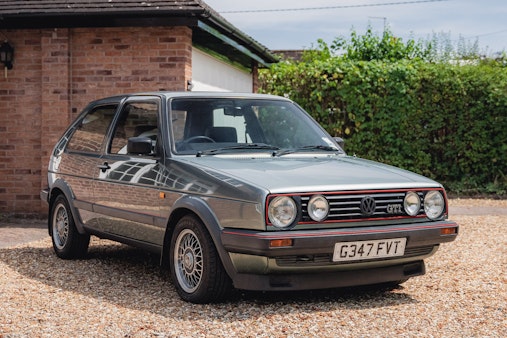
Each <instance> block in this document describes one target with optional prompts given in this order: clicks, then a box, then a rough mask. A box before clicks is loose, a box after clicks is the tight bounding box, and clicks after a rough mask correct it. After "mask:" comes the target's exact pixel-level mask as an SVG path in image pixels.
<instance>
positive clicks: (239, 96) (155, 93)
mask: <svg viewBox="0 0 507 338" xmlns="http://www.w3.org/2000/svg"><path fill="white" fill-rule="evenodd" d="M136 96H158V97H161V98H165V99H172V98H177V97H183V98H235V99H266V100H268V99H269V100H282V101H291V100H289V99H287V98H285V97H281V96H276V95H270V94H255V93H240V92H172V91H153V92H139V93H131V94H123V95H115V96H109V97H104V98H101V99H97V100H95V101H93V103H94V104H107V103H113V102H120V101H122V100H124V99H127V98H132V97H136Z"/></svg>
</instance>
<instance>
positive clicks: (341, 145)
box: [333, 136, 345, 150]
mask: <svg viewBox="0 0 507 338" xmlns="http://www.w3.org/2000/svg"><path fill="white" fill-rule="evenodd" d="M333 140H334V141H335V142H336V143H338V145H339V146H340V148H342V149H343V150H345V140H344V139H342V138H341V137H337V136H336V137H333Z"/></svg>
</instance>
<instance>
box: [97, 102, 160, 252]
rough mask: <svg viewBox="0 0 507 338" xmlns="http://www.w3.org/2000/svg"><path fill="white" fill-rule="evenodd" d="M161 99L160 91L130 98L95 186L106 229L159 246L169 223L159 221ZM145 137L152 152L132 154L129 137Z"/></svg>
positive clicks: (123, 107)
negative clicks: (158, 95)
mask: <svg viewBox="0 0 507 338" xmlns="http://www.w3.org/2000/svg"><path fill="white" fill-rule="evenodd" d="M160 111H161V100H160V99H159V98H158V97H155V96H153V97H152V96H142V97H137V96H136V97H131V98H129V99H128V100H126V101H125V102H124V104H123V106H122V108H121V111H120V113H119V114H118V117H117V119H116V120H115V124H114V126H113V128H112V130H111V132H110V139H109V142H108V146H107V149H106V151H105V154H104V155H103V156H102V157H101V167H100V169H99V171H98V173H97V177H96V182H95V185H94V199H95V206H94V209H95V210H96V211H97V212H98V213H100V214H101V217H100V225H101V228H102V231H104V232H106V233H109V234H111V235H113V236H115V237H118V238H117V239H119V240H122V239H123V241H125V242H132V243H133V244H137V245H145V246H147V247H148V248H150V247H153V248H155V249H156V248H157V247H159V246H161V245H162V242H163V237H164V230H165V227H164V226H162V225H161V224H162V222H160V202H159V201H160V198H159V191H158V189H157V183H156V182H157V177H158V176H159V171H160V164H159V162H160V161H159V156H160V154H161V153H162V152H161V151H160V147H161V146H162V145H161V143H162V142H158V140H160V132H159V131H160V121H159V120H160V116H161V115H160ZM133 137H135V138H146V139H148V140H151V142H152V152H150V153H146V154H132V153H129V152H128V149H127V145H128V141H129V139H130V138H133Z"/></svg>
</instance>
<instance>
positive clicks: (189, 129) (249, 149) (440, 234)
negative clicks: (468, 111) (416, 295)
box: [41, 92, 458, 303]
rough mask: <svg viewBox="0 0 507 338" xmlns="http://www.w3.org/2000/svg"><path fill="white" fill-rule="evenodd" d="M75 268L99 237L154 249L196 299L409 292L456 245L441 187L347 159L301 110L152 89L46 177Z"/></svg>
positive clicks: (94, 118) (101, 108) (83, 119)
mask: <svg viewBox="0 0 507 338" xmlns="http://www.w3.org/2000/svg"><path fill="white" fill-rule="evenodd" d="M48 183H49V184H48V188H47V189H44V190H42V191H41V198H42V199H43V200H45V201H47V202H48V204H49V222H48V228H49V234H50V236H51V238H52V242H53V248H54V251H55V252H56V254H57V255H58V256H59V257H61V258H64V259H71V258H79V257H83V256H85V255H86V252H87V249H88V245H89V241H90V236H91V235H94V236H98V237H100V238H108V239H112V240H115V241H118V242H122V243H126V244H129V245H132V246H136V247H139V248H143V249H146V250H149V251H152V252H154V253H156V254H157V255H159V256H160V263H161V265H162V266H164V267H167V268H168V269H169V270H170V273H171V276H172V279H173V282H174V285H175V288H176V290H177V292H178V294H179V295H180V297H181V298H182V299H184V300H186V301H190V302H195V303H205V302H212V301H219V300H221V299H223V298H224V297H225V296H226V295H227V293H228V291H229V290H230V289H231V288H233V287H234V288H237V289H244V290H266V291H276V290H303V289H322V288H335V287H343V286H353V285H365V284H378V283H392V284H396V283H401V282H403V281H406V280H407V279H408V278H410V277H414V276H418V275H422V274H424V273H425V266H424V261H423V260H424V259H425V258H427V257H429V256H431V255H433V254H434V253H435V252H436V251H437V249H438V247H439V245H440V243H443V242H450V241H453V240H454V239H455V238H456V236H457V233H458V225H457V224H456V223H454V222H451V221H449V220H447V214H448V207H447V200H446V195H445V191H444V189H443V187H442V186H441V185H440V184H438V183H437V182H434V181H432V180H430V179H428V178H425V177H422V176H420V175H417V174H414V173H411V172H408V171H405V170H401V169H397V168H394V167H391V166H388V165H384V164H380V163H376V162H372V161H367V160H364V159H360V158H358V157H355V156H354V157H353V156H347V155H346V153H345V152H344V151H343V149H342V147H341V146H340V142H338V140H337V139H333V138H332V137H331V136H330V135H329V134H327V133H326V132H325V131H324V130H323V129H322V128H321V127H320V126H319V125H318V124H317V123H316V122H315V121H314V120H313V119H312V118H311V117H310V116H309V115H308V114H307V113H306V112H305V111H303V109H301V108H300V107H299V106H298V105H297V104H295V103H294V102H292V101H291V100H289V99H285V98H281V97H276V96H269V95H258V94H232V93H223V94H219V93H172V92H153V93H142V94H132V95H121V96H115V97H109V98H104V99H101V100H98V101H95V102H92V103H90V104H89V105H88V106H87V107H86V108H85V109H84V111H83V112H82V114H80V116H79V117H78V118H77V119H76V121H75V122H74V123H72V125H71V126H70V127H69V128H68V130H67V131H65V133H64V134H63V136H62V137H61V139H60V140H59V141H58V142H57V144H56V146H55V148H54V150H53V152H52V155H51V158H50V161H49V169H48Z"/></svg>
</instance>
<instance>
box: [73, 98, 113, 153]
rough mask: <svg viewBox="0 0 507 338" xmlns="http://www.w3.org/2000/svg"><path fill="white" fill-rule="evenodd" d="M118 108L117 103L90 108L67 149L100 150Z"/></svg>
mask: <svg viewBox="0 0 507 338" xmlns="http://www.w3.org/2000/svg"><path fill="white" fill-rule="evenodd" d="M116 108H117V106H116V105H108V106H101V107H96V108H94V109H92V110H90V112H89V113H88V114H86V116H85V117H84V118H83V119H82V120H81V123H80V124H78V126H77V127H76V130H75V131H74V134H73V135H72V136H71V139H70V141H69V144H68V145H67V150H71V151H81V152H93V153H95V152H100V150H101V148H102V143H103V142H104V137H105V134H106V132H107V129H108V128H109V125H110V124H111V121H112V120H113V117H114V113H115V111H116Z"/></svg>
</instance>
